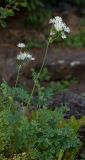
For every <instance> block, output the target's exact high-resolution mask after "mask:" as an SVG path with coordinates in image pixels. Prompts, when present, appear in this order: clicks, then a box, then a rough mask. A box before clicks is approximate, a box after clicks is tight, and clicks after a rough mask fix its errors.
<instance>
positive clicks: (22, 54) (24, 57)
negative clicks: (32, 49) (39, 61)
mask: <svg viewBox="0 0 85 160" xmlns="http://www.w3.org/2000/svg"><path fill="white" fill-rule="evenodd" d="M27 59H28V60H30V61H33V60H35V58H34V57H32V55H31V54H29V53H26V52H20V54H18V55H17V60H19V61H20V60H21V61H24V60H27Z"/></svg>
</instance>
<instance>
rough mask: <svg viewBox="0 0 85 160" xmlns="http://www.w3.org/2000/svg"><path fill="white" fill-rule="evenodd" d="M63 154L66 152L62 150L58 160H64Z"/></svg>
mask: <svg viewBox="0 0 85 160" xmlns="http://www.w3.org/2000/svg"><path fill="white" fill-rule="evenodd" d="M63 154H64V150H62V149H61V150H60V153H59V157H58V160H62V157H63Z"/></svg>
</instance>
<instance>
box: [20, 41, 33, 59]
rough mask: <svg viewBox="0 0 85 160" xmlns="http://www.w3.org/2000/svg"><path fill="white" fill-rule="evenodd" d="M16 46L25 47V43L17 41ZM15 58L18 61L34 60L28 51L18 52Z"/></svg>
mask: <svg viewBox="0 0 85 160" xmlns="http://www.w3.org/2000/svg"><path fill="white" fill-rule="evenodd" d="M17 47H19V48H25V44H24V43H19V44H18V45H17ZM17 60H18V61H24V60H29V61H33V60H35V58H34V57H32V55H31V54H29V53H28V52H25V51H20V54H18V55H17Z"/></svg>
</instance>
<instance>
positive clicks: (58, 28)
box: [49, 16, 70, 39]
mask: <svg viewBox="0 0 85 160" xmlns="http://www.w3.org/2000/svg"><path fill="white" fill-rule="evenodd" d="M49 23H50V24H53V31H51V33H50V35H51V36H52V35H55V34H56V32H61V37H62V38H63V39H65V38H66V35H65V33H64V32H67V33H69V32H70V28H69V27H67V25H66V24H65V23H64V22H63V20H62V18H61V17H59V16H56V17H55V18H53V19H50V21H49Z"/></svg>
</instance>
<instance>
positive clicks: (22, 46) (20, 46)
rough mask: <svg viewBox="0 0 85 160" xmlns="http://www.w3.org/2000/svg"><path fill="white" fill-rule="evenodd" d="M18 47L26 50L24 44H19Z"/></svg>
mask: <svg viewBox="0 0 85 160" xmlns="http://www.w3.org/2000/svg"><path fill="white" fill-rule="evenodd" d="M17 47H19V48H25V44H24V43H18V45H17Z"/></svg>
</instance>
